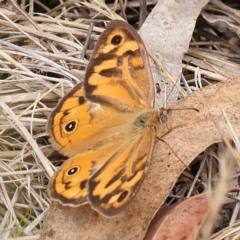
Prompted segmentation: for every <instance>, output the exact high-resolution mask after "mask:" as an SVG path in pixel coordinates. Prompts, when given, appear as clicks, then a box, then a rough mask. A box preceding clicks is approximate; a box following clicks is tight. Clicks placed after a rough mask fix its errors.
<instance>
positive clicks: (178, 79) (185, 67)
mask: <svg viewBox="0 0 240 240" xmlns="http://www.w3.org/2000/svg"><path fill="white" fill-rule="evenodd" d="M191 61H192V60H190V61H189V62H187V63H186V65H185V66H184V68H183V70H182V73H181V74H180V75H179V76H178V78H177V80H176V81H175V83H174V85H173V87H172V89H171V91H170V92H169V94H168V97H167V98H166V95H165V103H164V108H165V107H166V106H167V100H168V99H169V97H170V95H171V93H172V91H173V90H174V89H175V87H176V85H177V84H178V82H179V83H180V77H181V75H182V74H183V73H184V72H185V70H186V69H187V66H188V65H189V64H190V62H191ZM165 92H166V86H165Z"/></svg>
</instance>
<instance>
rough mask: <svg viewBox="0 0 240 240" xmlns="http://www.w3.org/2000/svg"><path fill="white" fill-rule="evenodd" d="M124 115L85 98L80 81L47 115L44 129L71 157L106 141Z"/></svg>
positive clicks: (54, 142)
mask: <svg viewBox="0 0 240 240" xmlns="http://www.w3.org/2000/svg"><path fill="white" fill-rule="evenodd" d="M125 117H127V116H124V114H120V113H117V112H113V110H112V111H107V110H106V109H103V108H101V106H100V105H99V104H96V103H92V102H90V101H87V100H86V99H85V97H84V92H83V88H82V83H80V84H78V85H76V86H75V87H74V88H73V90H72V91H70V92H69V93H68V94H67V95H66V96H64V97H63V98H62V99H61V101H60V102H59V103H58V105H57V107H56V108H55V109H54V111H53V112H52V114H51V116H50V118H49V121H48V126H47V130H48V133H49V136H50V141H51V143H52V145H53V146H54V147H55V148H56V149H57V150H58V151H59V152H61V153H62V154H63V155H66V156H69V157H71V156H74V155H78V154H80V153H81V152H83V151H88V150H93V149H94V148H98V146H99V145H103V143H105V144H106V139H109V137H111V136H112V135H113V133H115V132H116V131H117V129H119V126H121V125H122V124H123V123H124V122H125Z"/></svg>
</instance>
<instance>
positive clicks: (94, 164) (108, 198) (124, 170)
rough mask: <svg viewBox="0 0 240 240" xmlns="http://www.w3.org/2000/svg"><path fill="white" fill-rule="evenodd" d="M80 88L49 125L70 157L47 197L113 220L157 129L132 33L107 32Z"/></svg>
mask: <svg viewBox="0 0 240 240" xmlns="http://www.w3.org/2000/svg"><path fill="white" fill-rule="evenodd" d="M83 86H84V87H83V88H82V85H81V84H79V85H77V86H75V87H74V89H73V90H72V91H71V92H70V93H69V94H67V95H66V96H65V97H64V98H63V99H62V100H61V101H60V103H59V104H58V106H57V108H56V110H54V112H53V114H52V115H51V117H50V120H49V124H48V131H49V134H50V137H51V142H52V143H53V145H54V146H55V147H56V148H57V149H58V150H59V151H60V152H62V153H63V154H65V155H67V156H70V157H71V158H70V159H68V160H67V161H66V162H65V163H64V164H63V165H62V166H61V167H60V169H59V170H58V171H57V172H56V174H55V175H54V177H53V179H52V181H51V183H50V186H49V192H50V197H51V198H52V199H53V200H58V201H60V202H61V203H63V204H64V205H74V206H76V205H81V204H84V203H86V201H87V200H88V201H89V203H90V204H91V205H92V206H93V208H94V209H96V210H97V211H99V212H100V213H102V214H103V215H105V216H114V215H116V214H118V213H119V212H120V211H122V210H123V209H124V208H125V207H126V206H127V205H128V204H129V202H130V201H131V200H132V198H133V197H134V195H135V194H136V192H137V190H138V189H139V187H140V185H141V183H142V181H143V179H144V176H145V174H146V171H147V163H148V161H149V159H150V157H151V153H152V149H153V143H154V139H155V127H156V124H157V122H158V111H157V110H154V109H152V108H151V107H152V106H153V86H152V76H151V71H150V67H149V62H148V57H147V53H146V49H145V47H144V44H143V42H142V40H141V39H140V37H139V36H138V34H137V33H136V32H135V30H134V29H133V28H132V27H130V26H129V25H128V24H126V23H124V22H122V21H118V20H116V21H112V22H111V23H110V24H109V25H108V27H107V29H106V30H105V31H104V32H103V33H102V34H101V36H100V38H99V41H98V43H97V46H96V48H95V50H94V53H93V55H92V58H91V60H90V62H89V65H88V67H87V70H86V76H85V79H84V83H83Z"/></svg>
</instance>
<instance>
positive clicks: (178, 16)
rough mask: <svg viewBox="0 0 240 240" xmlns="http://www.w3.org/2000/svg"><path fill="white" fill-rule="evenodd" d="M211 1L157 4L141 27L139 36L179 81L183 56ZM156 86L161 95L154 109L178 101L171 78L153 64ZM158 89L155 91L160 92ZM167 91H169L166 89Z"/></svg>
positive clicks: (156, 97) (170, 1) (163, 1)
mask: <svg viewBox="0 0 240 240" xmlns="http://www.w3.org/2000/svg"><path fill="white" fill-rule="evenodd" d="M207 3H208V0H201V1H187V0H184V1H183V0H182V1H175V0H162V1H158V3H157V5H156V6H155V7H154V9H153V10H152V12H151V13H150V14H149V16H148V18H147V19H146V21H145V22H144V24H143V26H142V27H141V29H140V31H139V34H140V36H141V37H142V39H143V40H144V42H145V43H146V45H147V46H149V48H150V49H151V50H152V51H153V52H154V54H155V55H156V56H157V58H158V59H159V61H160V62H161V63H162V64H163V65H164V67H165V68H166V69H167V71H168V72H169V73H170V74H171V75H172V76H173V78H174V79H175V81H176V80H178V79H179V78H180V75H181V73H182V59H183V54H184V53H186V52H187V50H188V48H189V42H190V40H191V37H192V33H193V30H194V27H195V24H196V20H197V17H198V15H199V13H200V11H201V9H202V8H203V7H204V6H205V4H207ZM151 67H152V73H153V78H154V82H155V84H158V86H159V87H160V89H161V92H160V91H159V92H156V94H155V107H156V108H160V107H163V106H164V104H165V96H168V99H167V101H168V102H167V105H168V104H171V103H173V102H175V101H176V100H177V98H178V91H177V88H174V89H173V84H171V82H170V79H169V77H168V76H167V75H166V74H165V73H164V72H162V71H161V70H160V69H159V67H158V66H157V65H156V63H152V62H151ZM159 87H158V88H157V87H156V90H157V89H159ZM165 88H166V89H165Z"/></svg>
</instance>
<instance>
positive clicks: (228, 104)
mask: <svg viewBox="0 0 240 240" xmlns="http://www.w3.org/2000/svg"><path fill="white" fill-rule="evenodd" d="M239 89H240V78H234V79H229V80H227V81H226V82H222V83H218V84H215V85H212V86H208V87H206V88H204V89H202V90H198V91H196V92H194V93H193V94H192V95H190V96H188V97H186V98H184V99H182V100H180V101H178V102H177V103H176V104H174V105H172V106H171V108H172V109H182V110H172V111H171V113H170V116H169V120H168V122H167V124H165V125H162V129H160V132H159V134H160V135H159V136H163V135H164V134H165V133H167V132H168V134H166V135H165V136H164V137H163V138H162V139H163V140H164V141H165V142H166V143H167V144H166V143H164V142H162V141H156V144H155V150H154V153H153V158H152V161H151V164H150V169H149V172H148V174H147V177H146V179H145V180H144V182H143V185H142V187H141V189H140V191H139V192H138V194H137V195H136V197H135V199H134V200H133V202H132V203H131V204H130V206H129V207H128V208H127V209H126V210H125V211H124V212H122V213H121V214H119V215H118V216H116V217H114V218H104V217H102V216H98V215H97V213H96V212H94V211H93V210H91V208H90V207H89V206H88V205H86V206H82V207H80V208H71V207H63V206H60V205H59V204H56V203H53V204H51V207H50V209H49V213H48V216H47V218H46V220H45V224H44V225H45V227H44V230H43V235H42V239H44V240H48V239H58V240H61V239H64V240H65V239H72V240H75V239H91V240H97V239H101V240H105V239H111V240H112V239H114V240H117V239H126V240H128V239H129V240H133V239H143V237H144V235H145V232H146V231H147V228H148V224H149V222H150V221H151V219H152V217H153V216H154V214H155V212H156V211H157V210H158V208H159V206H161V204H162V203H163V202H164V201H165V198H166V197H167V196H168V194H169V192H170V191H171V189H172V187H173V185H174V184H175V182H176V180H177V178H178V177H179V175H180V174H181V172H182V171H183V170H184V168H185V166H184V165H183V163H182V162H181V161H183V162H184V164H185V165H189V164H190V163H191V161H192V160H193V159H194V158H195V157H196V156H197V155H198V154H199V153H201V152H202V151H203V150H204V149H205V148H207V147H208V146H209V145H211V144H213V143H216V142H221V135H220V134H219V131H218V129H217V128H216V126H215V124H214V123H213V121H212V118H211V117H210V115H209V113H211V114H212V115H213V116H214V117H215V118H217V120H218V122H219V125H220V127H221V129H222V130H223V131H224V132H225V134H226V137H227V136H229V134H228V131H227V130H226V129H227V125H226V124H225V119H224V117H223V116H222V109H224V110H225V112H226V113H227V114H228V116H229V118H230V121H231V124H232V126H233V128H234V127H235V130H236V134H240V129H239V127H238V126H239V119H240V94H239V91H238V90H239ZM187 107H188V108H189V107H194V108H197V109H198V110H199V112H196V111H193V110H183V109H184V108H187ZM169 130H171V131H169ZM229 138H230V136H229ZM169 146H170V147H171V149H170V148H169ZM173 151H174V153H173ZM179 158H180V159H181V161H180V160H179Z"/></svg>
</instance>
